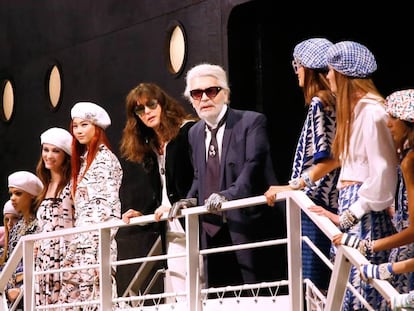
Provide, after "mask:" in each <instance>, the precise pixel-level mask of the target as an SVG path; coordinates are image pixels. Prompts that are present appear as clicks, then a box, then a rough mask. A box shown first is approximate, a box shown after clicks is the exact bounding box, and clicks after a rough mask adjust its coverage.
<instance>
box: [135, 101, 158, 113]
mask: <svg viewBox="0 0 414 311" xmlns="http://www.w3.org/2000/svg"><path fill="white" fill-rule="evenodd" d="M137 103H138V102H137ZM157 106H158V100H156V99H151V100H149V101H148V102H147V103H146V104H145V105H141V104H138V105H136V106H135V108H134V113H135V114H136V115H137V116H138V117H140V116H142V115H143V114H144V113H145V107H148V108H149V109H151V110H154V109H155V108H157Z"/></svg>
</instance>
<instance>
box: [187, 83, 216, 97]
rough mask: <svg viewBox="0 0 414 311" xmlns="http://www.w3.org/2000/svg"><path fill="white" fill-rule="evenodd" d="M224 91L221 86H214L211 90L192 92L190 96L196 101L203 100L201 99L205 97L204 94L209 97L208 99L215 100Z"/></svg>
mask: <svg viewBox="0 0 414 311" xmlns="http://www.w3.org/2000/svg"><path fill="white" fill-rule="evenodd" d="M221 90H222V88H221V87H219V86H212V87H209V88H206V89H205V90H200V89H197V90H191V91H190V95H191V97H192V98H193V99H195V100H201V97H203V93H205V94H206V95H207V97H208V98H210V99H213V98H214V97H216V96H217V94H218V93H219V92H220V91H221Z"/></svg>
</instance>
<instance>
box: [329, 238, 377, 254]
mask: <svg viewBox="0 0 414 311" xmlns="http://www.w3.org/2000/svg"><path fill="white" fill-rule="evenodd" d="M332 242H333V243H334V244H335V245H336V246H339V245H346V246H350V247H352V248H355V249H357V250H358V251H359V252H360V253H361V254H362V255H364V256H366V257H370V256H371V255H372V253H373V247H374V242H375V241H371V240H360V239H359V238H358V237H357V236H356V235H351V234H347V233H340V234H337V235H335V236H334V237H333V238H332Z"/></svg>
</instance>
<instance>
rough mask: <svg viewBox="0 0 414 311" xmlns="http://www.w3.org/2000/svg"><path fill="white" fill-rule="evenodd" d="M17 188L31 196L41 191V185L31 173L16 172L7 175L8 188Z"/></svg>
mask: <svg viewBox="0 0 414 311" xmlns="http://www.w3.org/2000/svg"><path fill="white" fill-rule="evenodd" d="M10 187H13V188H18V189H20V190H23V191H26V192H27V193H30V194H31V195H34V196H37V195H39V194H40V192H42V190H43V184H42V182H41V181H40V179H39V178H38V177H37V176H36V175H35V174H33V173H30V172H27V171H18V172H15V173H13V174H11V175H9V188H10Z"/></svg>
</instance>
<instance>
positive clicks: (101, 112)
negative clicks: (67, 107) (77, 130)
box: [70, 102, 111, 129]
mask: <svg viewBox="0 0 414 311" xmlns="http://www.w3.org/2000/svg"><path fill="white" fill-rule="evenodd" d="M70 114H71V117H72V120H73V119H74V118H80V119H84V120H87V121H90V122H92V123H93V124H95V125H97V126H99V127H101V128H103V129H106V128H107V127H108V126H110V125H111V118H110V117H109V115H108V113H107V112H106V111H105V109H103V108H102V107H101V106H98V105H97V104H94V103H91V102H79V103H76V104H75V105H74V106H73V107H72V110H71V112H70Z"/></svg>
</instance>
